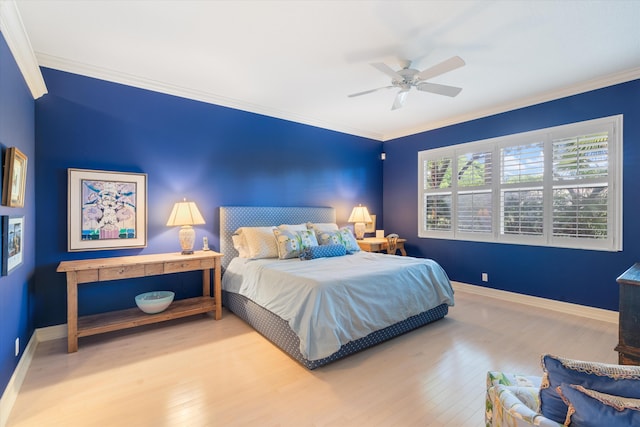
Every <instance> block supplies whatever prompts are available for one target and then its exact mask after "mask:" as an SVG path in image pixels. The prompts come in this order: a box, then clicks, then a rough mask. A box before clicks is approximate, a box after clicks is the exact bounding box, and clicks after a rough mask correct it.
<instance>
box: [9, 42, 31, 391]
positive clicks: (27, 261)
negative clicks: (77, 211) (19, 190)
mask: <svg viewBox="0 0 640 427" xmlns="http://www.w3.org/2000/svg"><path fill="white" fill-rule="evenodd" d="M0 147H1V148H2V154H3V158H4V152H5V150H6V148H7V147H18V149H19V150H20V151H22V152H23V153H24V154H25V155H26V156H27V159H28V163H27V187H26V193H25V204H24V206H25V207H24V208H7V207H4V206H0V215H23V216H24V218H25V230H24V233H25V234H24V245H23V250H24V253H23V256H24V263H23V264H22V265H21V266H19V267H17V268H16V269H15V270H14V271H12V272H11V274H10V275H8V276H4V277H0V393H2V392H3V391H4V390H5V388H6V386H7V383H8V382H9V379H10V378H11V375H12V374H13V371H14V370H15V367H16V366H17V364H18V361H19V357H20V356H22V353H23V351H24V348H25V346H26V345H27V343H28V342H29V339H30V338H31V335H32V334H33V330H34V325H33V322H32V315H31V313H32V303H31V300H32V299H31V290H32V289H33V274H34V268H35V263H36V256H35V246H36V245H35V233H36V231H35V211H36V208H35V202H36V200H35V199H36V198H35V179H34V177H35V173H34V170H35V165H36V162H35V142H34V102H33V97H32V96H31V93H30V92H29V89H28V88H27V85H26V83H25V81H24V79H23V78H22V74H21V73H20V71H19V69H18V66H17V65H16V63H15V61H14V59H13V56H12V54H11V51H10V50H9V48H8V46H7V44H6V42H5V39H4V37H3V36H0ZM16 338H20V353H19V355H18V357H16V356H15V353H14V343H15V339H16Z"/></svg>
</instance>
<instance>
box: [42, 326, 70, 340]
mask: <svg viewBox="0 0 640 427" xmlns="http://www.w3.org/2000/svg"><path fill="white" fill-rule="evenodd" d="M66 337H67V324H66V323H63V324H62V325H55V326H47V327H46V328H38V329H36V338H38V342H43V341H51V340H57V339H59V338H66Z"/></svg>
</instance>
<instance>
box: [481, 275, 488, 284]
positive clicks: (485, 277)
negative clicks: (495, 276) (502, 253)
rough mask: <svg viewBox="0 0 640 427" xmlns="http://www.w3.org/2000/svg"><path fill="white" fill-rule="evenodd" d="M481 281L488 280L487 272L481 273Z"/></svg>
mask: <svg viewBox="0 0 640 427" xmlns="http://www.w3.org/2000/svg"><path fill="white" fill-rule="evenodd" d="M482 281H483V282H488V281H489V275H488V274H487V273H482Z"/></svg>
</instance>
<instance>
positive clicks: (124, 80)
mask: <svg viewBox="0 0 640 427" xmlns="http://www.w3.org/2000/svg"><path fill="white" fill-rule="evenodd" d="M0 1H1V0H0ZM36 57H37V59H38V63H39V64H40V65H41V66H42V67H47V68H52V69H55V70H59V71H65V72H68V73H72V74H79V75H82V76H87V77H92V78H96V79H100V80H106V81H109V82H113V83H119V84H123V85H127V86H133V87H137V88H139V89H146V90H150V91H153V92H160V93H164V94H167V95H173V96H178V97H181V98H186V99H193V100H196V101H201V102H205V103H207V104H214V105H220V106H223V107H228V108H233V109H236V110H241V111H246V112H249V113H255V114H260V115H263V116H268V117H274V118H278V119H283V120H288V121H291V122H295V123H301V124H305V125H309V126H314V127H318V128H322V129H327V130H333V131H336V132H340V133H346V134H349V135H355V136H361V137H364V138H368V139H373V140H376V141H381V140H382V137H383V135H382V134H379V133H376V132H370V131H365V130H363V129H357V128H352V127H349V126H343V125H339V124H335V123H328V122H323V121H321V120H316V119H313V118H310V117H306V116H302V115H299V114H296V113H293V112H290V111H282V110H277V109H273V108H268V107H265V106H262V105H256V104H251V103H248V102H242V101H238V100H237V99H233V98H227V97H223V96H219V95H214V94H211V93H207V92H204V91H200V90H195V89H192V88H187V87H182V86H177V85H172V84H168V83H164V82H160V81H157V80H151V79H147V78H144V77H140V76H137V75H134V74H128V73H123V72H121V71H115V70H110V69H107V68H103V67H97V66H94V65H89V64H84V63H81V62H76V61H70V60H68V59H65V58H60V57H56V56H53V55H47V54H43V53H40V52H36Z"/></svg>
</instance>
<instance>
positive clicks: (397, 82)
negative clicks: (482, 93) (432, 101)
mask: <svg viewBox="0 0 640 427" xmlns="http://www.w3.org/2000/svg"><path fill="white" fill-rule="evenodd" d="M464 64H465V62H464V60H463V59H462V58H460V57H459V56H453V57H451V58H449V59H447V60H445V61H442V62H441V63H439V64H436V65H434V66H433V67H429V68H427V69H426V70H423V71H419V70H416V69H414V68H411V61H402V64H401V65H402V69H401V70H398V71H394V70H393V69H392V68H391V67H389V66H388V65H387V64H384V63H382V62H375V63H372V64H371V65H372V66H374V67H375V68H377V69H378V70H379V71H382V72H383V73H385V74H386V75H388V76H389V77H391V79H392V80H391V85H390V86H384V87H379V88H377V89H371V90H365V91H364V92H358V93H352V94H351V95H348V96H349V98H353V97H355V96H360V95H366V94H368V93H372V92H376V91H378V90H382V89H392V88H399V89H400V91H399V92H398V94H397V95H396V99H395V100H394V101H393V106H392V107H391V109H392V110H397V109H398V108H400V107H402V106H403V105H404V101H405V99H406V97H407V93H409V91H410V90H411V88H412V87H415V88H416V89H418V90H421V91H423V92H431V93H436V94H438V95H444V96H450V97H454V96H456V95H458V94H459V93H460V91H462V88H460V87H455V86H447V85H442V84H437V83H429V82H427V81H426V80H429V79H431V78H433V77H436V76H439V75H441V74H444V73H446V72H449V71H451V70H455V69H456V68H460V67H462V66H463V65H464Z"/></svg>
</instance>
